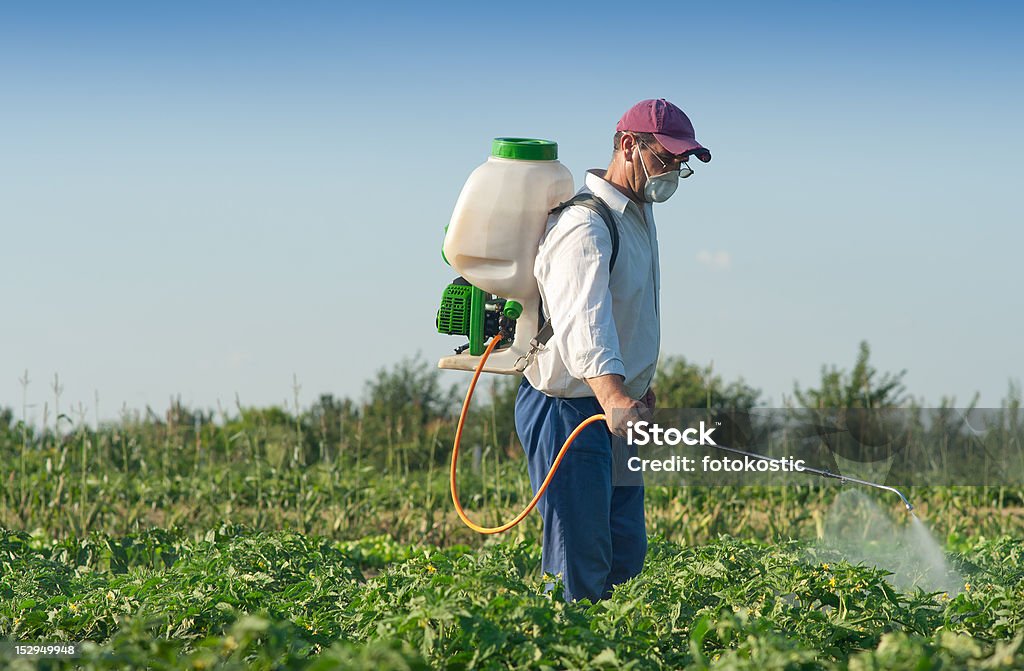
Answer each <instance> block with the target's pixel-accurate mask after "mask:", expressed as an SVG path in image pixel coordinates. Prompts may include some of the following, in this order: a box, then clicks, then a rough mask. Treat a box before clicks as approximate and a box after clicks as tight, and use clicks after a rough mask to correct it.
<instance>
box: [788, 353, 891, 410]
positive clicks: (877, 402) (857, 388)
mask: <svg viewBox="0 0 1024 671" xmlns="http://www.w3.org/2000/svg"><path fill="white" fill-rule="evenodd" d="M870 355H871V348H870V347H868V343H867V341H865V340H862V341H861V343H860V352H859V353H858V355H857V362H856V363H855V364H854V366H853V370H852V371H850V372H849V373H847V372H846V371H840V370H839V369H837V368H836V367H835V366H832V367H831V368H828V367H825V366H822V367H821V386H820V387H819V388H817V389H813V388H812V389H808V390H807V391H801V389H800V385H799V384H797V385H795V387H794V390H793V393H794V394H795V395H796V399H797V401H799V402H800V405H802V406H803V407H804V408H808V409H820V408H895V407H899V406H900V405H902V404H903V403H905V402H906V400H907V398H906V388H905V387H904V386H903V376H904V375H906V374H907V371H906V369H904V370H901V371H900V372H899V373H897V374H895V375H893V374H891V373H885V374H884V375H882V376H881V377H879V375H878V371H877V370H876V369H875V368H874V366H872V365H871V364H870V363H868V358H869V357H870Z"/></svg>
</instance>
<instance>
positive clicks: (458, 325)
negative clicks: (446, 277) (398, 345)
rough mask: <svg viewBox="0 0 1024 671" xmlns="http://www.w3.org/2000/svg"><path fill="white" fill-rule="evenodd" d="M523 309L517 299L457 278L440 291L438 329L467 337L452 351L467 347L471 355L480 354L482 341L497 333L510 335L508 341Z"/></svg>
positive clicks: (509, 341)
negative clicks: (465, 340)
mask: <svg viewBox="0 0 1024 671" xmlns="http://www.w3.org/2000/svg"><path fill="white" fill-rule="evenodd" d="M522 312H523V306H522V305H520V304H519V303H517V302H516V301H512V300H506V299H504V298H499V297H497V296H494V295H492V294H489V293H487V292H486V291H484V290H482V289H478V288H477V287H474V286H473V285H472V284H470V283H469V282H467V281H466V280H464V279H462V278H461V277H458V278H456V279H455V280H453V281H452V283H451V284H449V285H448V286H447V287H445V290H444V292H443V293H442V294H441V307H440V308H438V310H437V332H438V333H446V334H448V335H458V336H465V337H467V338H469V342H468V343H466V344H465V345H463V346H461V347H457V348H456V349H455V353H456V354H461V353H462V352H463V351H465V350H466V349H469V353H470V354H471V355H472V356H480V355H481V354H483V353H484V349H485V348H484V343H485V342H486V341H487V340H488V339H489V338H491V337H492V336H495V335H497V334H498V333H499V332H504V333H507V334H508V335H509V336H510V337H509V338H508V339H507V342H508V343H511V340H512V338H511V336H512V335H513V334H514V333H515V328H516V324H515V320H516V319H518V318H519V315H521V314H522Z"/></svg>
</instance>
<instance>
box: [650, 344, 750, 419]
mask: <svg viewBox="0 0 1024 671" xmlns="http://www.w3.org/2000/svg"><path fill="white" fill-rule="evenodd" d="M653 387H654V391H655V393H656V394H657V395H658V406H659V407H662V408H704V409H707V410H711V411H732V412H736V411H739V412H746V411H749V410H750V409H751V408H753V407H754V406H756V405H757V403H758V401H759V399H760V397H761V392H760V390H758V389H755V388H753V387H751V386H749V385H748V384H746V383H745V382H744V381H743V378H740V379H738V380H735V381H733V382H730V383H729V384H726V383H725V382H723V381H722V378H721V376H719V375H714V374H713V371H712V367H711V366H710V365H709V366H705V367H704V368H701V367H699V366H697V365H696V364H692V363H689V362H688V361H687V360H686V359H685V358H684V357H681V356H676V357H666V358H665V359H663V360H662V361H661V363H660V365H659V366H658V372H657V374H656V375H655V376H654V384H653Z"/></svg>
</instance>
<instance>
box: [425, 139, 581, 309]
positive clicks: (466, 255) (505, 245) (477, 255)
mask: <svg viewBox="0 0 1024 671" xmlns="http://www.w3.org/2000/svg"><path fill="white" fill-rule="evenodd" d="M573 193H574V188H573V182H572V173H571V172H569V169H568V168H566V167H565V166H564V165H562V164H561V163H559V162H558V145H557V144H556V143H554V142H551V141H548V140H534V139H528V138H495V139H494V142H493V143H492V145H491V156H490V157H489V158H488V159H487V161H486V162H485V163H484V164H483V165H481V166H480V167H478V168H477V169H476V170H474V171H473V173H472V174H471V175H470V176H469V179H468V180H466V184H465V186H463V187H462V193H460V194H459V199H458V201H457V202H456V204H455V211H454V213H453V214H452V218H451V221H450V222H449V224H448V228H447V230H446V232H445V237H444V245H443V247H442V251H443V253H444V257H445V260H446V261H448V263H449V264H450V265H451V267H452V268H454V269H455V270H456V271H457V272H458V273H459V274H460V275H461V276H462V277H464V278H465V279H466V281H468V282H469V283H470V284H472V285H474V286H476V287H479V288H480V289H483V290H484V291H487V292H489V293H492V294H495V295H497V296H502V297H504V298H509V299H512V300H516V301H519V302H520V303H523V304H526V303H528V302H529V303H533V301H532V300H531V299H532V298H534V297H535V296H537V293H538V292H537V281H536V279H535V278H534V275H533V263H534V260H535V258H536V256H537V246H538V244H539V243H540V238H541V236H542V235H543V234H544V227H545V224H546V222H547V216H548V211H549V210H550V209H551V208H553V207H554V206H555V205H558V204H559V203H561V202H563V201H565V200H568V199H569V198H571V197H572V195H573Z"/></svg>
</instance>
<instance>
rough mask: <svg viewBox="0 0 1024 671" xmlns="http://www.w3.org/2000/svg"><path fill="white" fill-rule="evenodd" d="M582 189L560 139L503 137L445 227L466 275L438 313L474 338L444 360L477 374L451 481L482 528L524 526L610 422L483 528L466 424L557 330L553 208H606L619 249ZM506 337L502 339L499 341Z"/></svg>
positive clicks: (444, 252) (447, 250)
mask: <svg viewBox="0 0 1024 671" xmlns="http://www.w3.org/2000/svg"><path fill="white" fill-rule="evenodd" d="M573 192H574V188H573V180H572V173H570V172H569V170H568V169H567V168H566V167H565V166H563V165H562V164H561V163H559V162H558V145H557V144H556V143H555V142H551V141H548V140H535V139H529V138H495V139H494V141H493V143H492V145H491V156H490V157H489V158H488V159H487V161H486V162H485V163H484V164H482V165H480V166H479V167H477V168H476V170H474V171H473V172H472V174H470V176H469V179H468V180H467V181H466V184H465V186H463V188H462V192H461V193H460V194H459V199H458V201H457V202H456V204H455V211H454V213H453V214H452V218H451V221H450V222H449V223H448V226H446V227H445V237H444V243H443V245H442V247H441V257H442V258H443V259H444V261H445V262H446V263H447V264H448V265H450V266H451V267H452V268H454V269H455V270H456V271H458V273H459V274H460V277H458V278H456V279H455V280H453V281H452V282H451V284H449V285H448V286H447V287H446V288H445V290H444V292H443V293H442V296H441V306H440V308H439V309H438V311H437V320H436V324H437V330H438V332H439V333H445V334H448V335H458V336H463V337H466V338H468V342H467V343H466V344H465V345H462V346H461V347H458V348H456V349H455V353H454V354H453V355H450V356H446V357H442V358H441V359H440V360H439V361H438V364H437V365H438V368H445V369H452V370H465V371H472V372H473V379H472V381H471V382H470V384H469V389H468V390H467V391H466V398H465V400H464V401H463V403H462V412H461V413H460V414H459V423H458V426H457V428H456V430H455V442H454V444H453V446H452V461H451V469H450V471H449V484H450V487H451V494H452V502H453V503H454V504H455V510H456V512H457V513H458V515H459V518H460V519H461V520H462V521H463V522H464V523H465V524H466V525H467V526H468V527H469V528H471V529H473V530H474V531H478V532H479V533H482V534H496V533H501V532H502V531H507V530H508V529H511V528H512V527H514V526H515V525H517V524H519V522H521V521H522V520H523V519H524V518H525V517H526V516H527V515H528V514H529V513H530V511H531V510H533V508H534V507H535V506H536V505H537V502H538V501H539V500H540V497H541V496H543V494H544V492H545V491H546V490H547V488H548V485H549V484H550V483H551V479H552V478H553V477H554V474H555V471H557V470H558V467H559V465H560V464H561V462H562V459H563V458H564V456H565V453H566V452H567V451H568V449H569V446H570V445H571V444H572V442H573V441H574V440H575V439H576V436H578V435H579V434H580V432H581V431H582V430H583V429H584V428H586V427H587V426H589V425H590V424H593V423H595V422H598V421H604V420H605V415H603V414H596V415H592V416H590V417H588V418H587V419H585V420H584V421H583V422H581V423H580V425H579V426H577V427H576V429H575V430H574V431H573V432H572V433H571V434H570V435H569V437H568V438H567V439H566V440H565V443H563V445H562V448H561V450H559V452H558V455H557V456H556V457H555V460H554V463H553V464H552V465H551V469H550V470H549V471H548V474H547V476H546V477H545V478H544V481H543V483H541V486H540V487H539V488H538V489H537V492H536V494H534V497H533V499H532V500H531V501H530V503H529V504H528V505H527V506H526V508H524V509H523V511H522V512H521V513H519V514H518V515H516V517H515V518H513V519H512V520H511V521H509V522H507V523H506V524H502V525H501V526H497V527H481V526H479V525H477V524H475V523H473V522H472V521H471V520H470V519H469V518H468V517H467V516H466V513H465V510H463V508H462V504H461V503H460V502H459V495H458V486H457V482H456V464H457V463H458V458H459V445H460V443H461V440H462V429H463V426H464V423H465V420H466V414H467V412H468V410H469V403H470V399H471V398H472V397H473V391H474V389H475V388H476V383H477V380H478V379H479V378H480V374H481V373H483V372H488V373H498V374H504V375H516V374H521V373H522V372H523V371H524V370H526V368H527V367H528V366H529V365H530V363H532V361H533V358H534V356H536V353H537V351H538V349H539V348H540V347H542V346H543V344H544V342H546V340H547V338H548V337H550V334H551V327H550V324H544V325H541V324H540V321H541V314H540V292H539V290H538V288H537V280H536V278H535V277H534V274H533V264H534V260H535V259H536V257H537V248H538V246H539V245H540V239H541V237H542V236H543V234H544V230H545V226H546V223H547V219H548V215H549V214H551V213H555V212H558V211H559V210H561V209H564V208H565V207H568V206H569V205H580V206H583V207H587V208H588V209H591V210H594V211H595V212H597V213H598V215H599V216H600V217H601V218H602V219H603V220H604V222H605V224H606V225H607V226H608V227H609V230H610V232H611V234H612V242H613V251H612V264H614V260H615V256H616V252H617V251H618V245H617V242H618V231H617V229H616V228H615V222H614V217H612V216H611V214H610V213H609V212H607V209H606V208H605V207H604V206H603V204H602V203H600V201H598V200H596V199H595V198H593V197H588V196H587V195H586V194H579V195H577V196H576V197H573ZM488 340H489V341H490V342H488ZM485 343H487V344H486V345H485ZM499 344H502V346H501V347H498V345H499ZM715 447H717V448H718V449H720V450H726V451H729V452H734V453H737V454H742V455H745V456H748V457H751V458H754V459H761V460H764V461H769V462H773V461H779V460H777V459H774V458H772V457H766V456H763V455H759V454H755V453H752V452H744V451H743V450H737V449H734V448H731V447H725V446H721V445H716V446H715ZM804 470H805V471H807V472H810V473H815V474H817V475H820V476H823V477H827V478H834V479H838V480H840V481H841V482H854V483H857V484H861V485H867V486H870V487H876V488H878V489H885V490H889V491H892V492H895V493H896V494H897V495H898V496H899V497H900V499H901V500H902V501H903V503H904V504H905V505H906V507H907V510H912V509H913V506H911V505H910V502H909V501H908V500H907V498H906V497H905V496H903V494H901V493H900V492H899V491H897V490H896V489H894V488H892V487H888V486H886V485H881V484H878V483H873V482H867V481H865V480H859V479H857V478H852V477H847V476H844V475H841V474H837V473H832V472H830V471H827V470H819V469H814V468H806V467H805V468H804Z"/></svg>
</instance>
